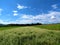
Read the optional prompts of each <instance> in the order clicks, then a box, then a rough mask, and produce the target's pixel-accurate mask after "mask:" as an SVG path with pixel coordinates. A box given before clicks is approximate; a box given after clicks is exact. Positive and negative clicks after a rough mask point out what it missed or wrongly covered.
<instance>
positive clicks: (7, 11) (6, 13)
mask: <svg viewBox="0 0 60 45" xmlns="http://www.w3.org/2000/svg"><path fill="white" fill-rule="evenodd" d="M11 23H12V24H13V23H14V24H27V23H28V24H30V23H42V24H50V23H60V0H0V24H11Z"/></svg>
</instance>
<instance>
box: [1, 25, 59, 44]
mask: <svg viewBox="0 0 60 45" xmlns="http://www.w3.org/2000/svg"><path fill="white" fill-rule="evenodd" d="M0 45H60V31H59V30H58V31H56V30H48V29H41V28H37V27H33V26H29V27H28V26H27V27H15V28H13V27H11V28H10V29H8V30H6V28H5V30H2V31H0Z"/></svg>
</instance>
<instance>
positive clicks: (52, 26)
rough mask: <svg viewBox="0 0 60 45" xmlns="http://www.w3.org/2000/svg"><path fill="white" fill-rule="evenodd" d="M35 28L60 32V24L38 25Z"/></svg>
mask: <svg viewBox="0 0 60 45" xmlns="http://www.w3.org/2000/svg"><path fill="white" fill-rule="evenodd" d="M35 27H38V28H42V29H49V30H60V24H46V25H37V26H35Z"/></svg>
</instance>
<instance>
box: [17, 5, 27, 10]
mask: <svg viewBox="0 0 60 45" xmlns="http://www.w3.org/2000/svg"><path fill="white" fill-rule="evenodd" d="M17 8H18V9H24V8H27V6H23V5H20V4H17Z"/></svg>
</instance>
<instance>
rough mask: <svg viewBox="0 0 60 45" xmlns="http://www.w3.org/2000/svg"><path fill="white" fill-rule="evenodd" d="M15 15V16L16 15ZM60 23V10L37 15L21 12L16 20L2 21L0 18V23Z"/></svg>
mask: <svg viewBox="0 0 60 45" xmlns="http://www.w3.org/2000/svg"><path fill="white" fill-rule="evenodd" d="M16 15H17V14H16ZM16 15H15V16H16ZM37 22H40V23H60V12H57V11H50V12H48V13H47V14H39V15H35V16H33V15H27V14H22V15H21V16H20V17H19V18H18V19H17V20H16V21H8V22H6V21H3V20H0V23H8V24H9V23H15V24H16V23H18V24H26V23H37Z"/></svg>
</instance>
